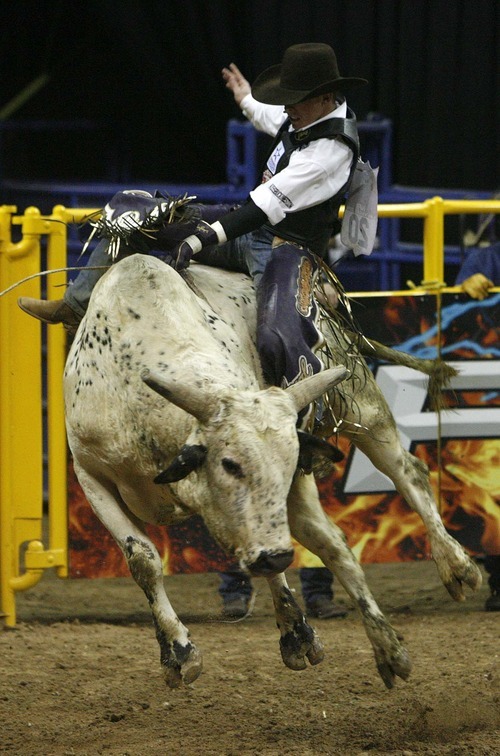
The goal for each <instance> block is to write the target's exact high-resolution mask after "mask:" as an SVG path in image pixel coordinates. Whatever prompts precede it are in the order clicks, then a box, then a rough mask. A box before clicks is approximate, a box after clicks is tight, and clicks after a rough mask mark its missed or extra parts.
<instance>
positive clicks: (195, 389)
mask: <svg viewBox="0 0 500 756" xmlns="http://www.w3.org/2000/svg"><path fill="white" fill-rule="evenodd" d="M141 378H142V380H143V381H144V383H145V384H146V385H147V386H149V388H150V389H153V391H156V393H157V394H160V396H163V398H164V399H167V401H169V402H172V404H175V405H176V406H177V407H180V409H183V410H184V411H185V412H189V414H190V415H193V417H195V418H196V419H197V420H199V421H200V422H206V421H207V420H208V419H209V418H210V417H211V416H212V414H213V413H214V411H215V400H214V396H213V391H212V392H209V391H208V390H206V388H205V387H204V386H202V385H200V382H199V381H198V382H197V381H196V380H194V381H193V380H187V379H186V377H185V376H182V375H180V374H178V373H176V372H175V371H171V372H169V373H168V374H166V375H165V374H160V373H156V372H153V371H152V370H149V369H148V368H144V370H142V372H141Z"/></svg>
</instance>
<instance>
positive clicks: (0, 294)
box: [0, 265, 111, 297]
mask: <svg viewBox="0 0 500 756" xmlns="http://www.w3.org/2000/svg"><path fill="white" fill-rule="evenodd" d="M110 267H111V266H110V265H80V266H78V267H73V268H53V269H52V270H41V271H39V272H38V273H33V274H32V275H31V276H26V278H21V280H20V281H16V283H13V284H12V285H11V286H8V287H7V288H6V289H4V290H3V291H0V297H3V296H4V294H8V293H9V291H12V290H13V289H16V288H17V287H18V286H21V284H23V283H26V281H31V279H32V278H38V277H39V276H48V275H50V274H51V273H64V272H67V271H73V270H108V268H110ZM63 285H66V284H61V286H63Z"/></svg>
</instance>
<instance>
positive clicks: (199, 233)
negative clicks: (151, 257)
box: [165, 220, 224, 270]
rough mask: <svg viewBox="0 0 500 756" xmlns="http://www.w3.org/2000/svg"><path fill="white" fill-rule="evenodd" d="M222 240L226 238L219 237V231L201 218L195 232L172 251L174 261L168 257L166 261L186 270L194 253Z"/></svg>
mask: <svg viewBox="0 0 500 756" xmlns="http://www.w3.org/2000/svg"><path fill="white" fill-rule="evenodd" d="M221 241H224V240H223V239H220V238H219V236H218V234H217V231H215V229H214V228H212V226H211V225H210V224H209V223H206V221H202V220H201V221H199V222H198V223H197V224H196V229H195V232H194V233H193V234H191V236H188V237H187V238H186V239H183V240H182V241H181V242H179V244H177V245H176V246H175V247H174V249H173V250H172V252H170V254H169V257H171V258H172V261H170V260H169V259H168V258H166V259H165V262H166V263H167V264H168V265H172V267H173V268H175V269H176V270H184V269H185V268H187V267H188V265H189V262H190V260H191V258H192V256H193V255H195V254H196V253H197V252H200V251H201V250H202V249H204V247H211V246H213V245H214V244H219V243H220V242H221Z"/></svg>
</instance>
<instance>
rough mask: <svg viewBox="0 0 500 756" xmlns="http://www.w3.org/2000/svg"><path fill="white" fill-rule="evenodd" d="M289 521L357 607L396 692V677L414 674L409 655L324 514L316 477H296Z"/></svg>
mask: <svg viewBox="0 0 500 756" xmlns="http://www.w3.org/2000/svg"><path fill="white" fill-rule="evenodd" d="M288 519H289V523H290V530H291V532H292V535H293V536H294V538H296V539H297V541H299V543H301V544H302V545H303V546H305V547H306V548H307V549H309V551H312V552H313V554H317V555H318V556H319V557H320V558H321V559H322V561H323V563H324V564H325V566H326V567H328V568H329V569H330V570H331V571H332V572H333V573H334V574H335V576H336V577H337V578H338V579H339V580H340V582H341V583H342V585H343V586H344V588H345V590H346V591H347V593H348V594H349V596H350V597H351V598H352V600H353V601H354V602H355V603H356V604H357V606H358V608H359V610H360V612H361V616H362V618H363V624H364V627H365V630H366V634H367V635H368V638H369V640H370V642H371V644H372V646H373V650H374V653H375V661H376V663H377V669H378V671H379V673H380V676H381V677H382V680H383V681H384V683H385V685H386V686H387V687H388V688H392V687H393V685H394V679H395V677H396V676H398V677H401V678H402V679H403V680H406V679H407V678H408V676H409V674H410V671H411V663H410V658H409V655H408V652H407V650H406V649H405V647H404V646H403V645H402V644H401V643H400V641H399V638H398V636H397V635H396V632H395V630H394V629H393V628H392V627H391V625H390V624H389V622H388V621H387V619H386V618H385V617H384V615H383V614H382V612H381V611H380V609H379V607H378V605H377V603H376V601H375V599H374V598H373V596H372V594H371V592H370V589H369V588H368V585H367V583H366V580H365V575H364V572H363V570H362V568H361V566H360V565H359V563H358V562H357V561H356V559H355V557H354V554H353V553H352V552H351V550H350V549H349V547H348V546H347V543H346V540H345V536H344V534H343V533H342V531H341V530H340V529H339V528H338V527H337V526H336V525H335V524H334V523H332V522H331V521H330V520H329V519H328V517H327V516H326V514H325V513H324V511H323V509H322V507H321V503H320V500H319V495H318V489H317V487H316V483H315V482H314V478H313V476H312V475H296V476H295V480H294V482H293V484H292V488H291V490H290V494H289V497H288Z"/></svg>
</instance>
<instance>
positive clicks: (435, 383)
mask: <svg viewBox="0 0 500 756" xmlns="http://www.w3.org/2000/svg"><path fill="white" fill-rule="evenodd" d="M346 334H347V335H348V336H349V337H350V338H352V339H353V340H355V339H356V343H357V346H358V349H359V351H360V352H361V354H362V355H363V356H364V357H368V358H372V359H377V360H383V361H384V362H389V363H391V364H392V365H403V366H404V367H409V368H413V370H418V371H419V372H420V373H424V374H425V375H428V376H429V397H430V400H431V406H432V408H433V409H434V410H436V411H437V410H438V409H441V408H442V407H443V397H442V391H443V389H446V388H448V387H449V385H450V382H451V379H452V378H453V377H454V376H456V375H458V370H456V369H455V368H454V367H452V366H451V365H448V363H446V362H444V361H443V360H441V359H439V358H438V359H434V360H425V359H422V358H421V357H414V356H413V355H411V354H406V352H399V351H398V350H397V349H391V347H388V346H385V345H384V344H381V343H380V342H379V341H375V340H374V339H367V338H366V337H365V336H363V337H362V338H359V336H357V334H354V333H352V332H350V331H346Z"/></svg>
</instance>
